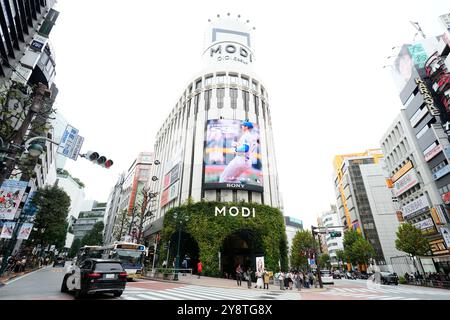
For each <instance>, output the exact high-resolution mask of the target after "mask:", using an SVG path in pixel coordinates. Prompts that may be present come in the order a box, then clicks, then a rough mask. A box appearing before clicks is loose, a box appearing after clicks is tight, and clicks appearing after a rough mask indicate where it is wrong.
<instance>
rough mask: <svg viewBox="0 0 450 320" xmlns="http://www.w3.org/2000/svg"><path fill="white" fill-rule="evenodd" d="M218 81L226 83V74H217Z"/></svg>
mask: <svg viewBox="0 0 450 320" xmlns="http://www.w3.org/2000/svg"><path fill="white" fill-rule="evenodd" d="M217 83H225V74H218V75H217Z"/></svg>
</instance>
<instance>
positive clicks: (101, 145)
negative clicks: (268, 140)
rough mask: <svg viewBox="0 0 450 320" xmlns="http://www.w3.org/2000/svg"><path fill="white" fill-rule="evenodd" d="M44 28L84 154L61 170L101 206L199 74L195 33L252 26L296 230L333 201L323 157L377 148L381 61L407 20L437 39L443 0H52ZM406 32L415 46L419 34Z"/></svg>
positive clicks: (386, 104) (61, 100)
mask: <svg viewBox="0 0 450 320" xmlns="http://www.w3.org/2000/svg"><path fill="white" fill-rule="evenodd" d="M56 9H57V10H58V11H59V12H60V16H59V18H58V20H57V24H56V26H55V27H54V29H53V31H52V33H51V36H50V38H51V41H52V43H53V46H54V48H55V51H56V71H57V76H56V80H55V82H56V84H57V86H58V88H59V95H58V98H57V108H58V110H59V111H60V112H61V113H62V114H63V115H64V117H65V118H66V119H67V120H68V122H69V123H70V124H71V125H73V126H74V127H76V128H77V129H79V131H80V135H82V136H83V137H84V138H85V141H84V144H83V148H82V152H85V151H87V150H96V151H98V152H99V153H101V154H103V155H105V156H106V157H109V158H111V159H112V160H113V161H114V165H113V167H112V168H111V169H109V170H107V169H104V168H101V167H100V166H95V165H93V164H91V163H90V162H88V161H86V160H85V159H81V158H79V159H78V161H76V162H75V161H72V160H67V162H66V169H67V170H68V171H69V172H71V174H72V175H73V176H75V177H78V178H79V179H80V180H81V181H83V182H84V183H85V184H86V194H87V197H88V198H91V199H95V200H98V201H106V200H107V199H108V195H109V192H110V190H111V188H112V186H113V185H114V183H115V182H116V180H117V178H118V175H119V173H120V172H122V171H125V170H127V169H128V168H129V166H130V165H131V163H132V161H133V159H134V158H135V157H136V156H137V154H138V153H139V152H140V151H153V145H154V141H155V135H156V133H157V130H158V129H159V128H160V126H161V125H162V124H163V122H164V120H165V119H166V117H167V116H168V114H169V113H170V111H171V110H172V108H173V107H174V106H175V103H176V102H177V101H178V99H179V97H180V95H181V94H182V92H183V90H185V88H186V85H187V84H188V81H189V80H190V79H191V78H192V77H193V76H194V75H195V74H196V73H197V72H199V71H200V70H201V68H202V62H201V54H202V51H203V39H204V32H205V29H206V28H207V26H208V19H209V18H213V17H215V16H216V15H217V14H223V15H225V14H227V13H228V12H230V13H231V15H238V14H240V15H241V16H242V18H243V19H249V20H250V24H252V26H254V27H255V28H256V30H255V36H256V45H255V60H256V61H255V65H254V69H255V71H256V73H257V74H258V75H259V76H260V79H261V80H262V81H263V84H264V86H265V88H266V89H267V91H268V94H269V104H270V109H271V114H272V123H273V132H274V140H275V150H276V159H277V163H278V172H279V180H280V185H281V187H280V188H281V190H280V191H281V193H282V195H283V200H284V208H285V212H284V214H285V215H289V216H293V217H297V218H300V219H302V220H303V221H304V225H305V227H307V228H309V226H311V224H316V217H317V215H318V214H319V213H321V212H322V211H324V210H327V209H328V208H329V207H330V204H335V202H336V199H335V193H334V184H333V178H332V176H333V165H332V161H333V157H334V155H336V154H344V153H353V152H362V151H364V150H366V149H369V148H379V147H380V145H379V141H380V139H381V136H382V135H383V133H384V132H385V130H386V129H387V128H388V127H389V125H390V124H391V123H392V121H393V119H394V117H395V116H396V115H397V114H398V113H399V110H400V107H401V104H400V100H399V99H398V95H397V92H396V89H395V86H394V84H393V81H392V80H391V78H390V73H389V71H387V70H389V68H383V66H384V65H386V64H389V61H388V60H387V59H386V58H387V57H388V56H389V55H391V54H392V53H393V51H392V47H394V46H398V45H401V44H403V43H408V42H411V41H412V39H413V37H414V34H415V32H416V31H415V29H414V28H413V26H412V25H411V24H410V23H409V21H418V22H419V23H420V25H421V27H422V29H423V31H424V32H425V34H426V35H427V36H433V35H438V34H442V33H443V27H442V26H441V24H440V22H439V21H438V16H439V15H442V14H446V13H449V12H450V5H449V2H448V0H445V1H444V0H443V1H438V0H435V1H432V0H431V1H430V0H427V1H425V0H421V1H416V0H402V1H399V0H395V1H381V0H377V1H372V2H368V1H332V0H329V1H314V2H312V1H305V2H301V1H284V0H283V1H242V0H236V1H235V0H227V1H212V0H203V1H170V0H165V1H157V2H156V1H146V0H127V1H119V0H77V1H73V0H59V2H58V4H57V6H56ZM419 38H420V37H418V38H417V39H419Z"/></svg>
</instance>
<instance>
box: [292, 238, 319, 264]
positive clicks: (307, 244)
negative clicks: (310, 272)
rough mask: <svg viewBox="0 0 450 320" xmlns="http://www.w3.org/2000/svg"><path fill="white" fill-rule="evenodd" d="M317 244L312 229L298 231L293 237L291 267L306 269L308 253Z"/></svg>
mask: <svg viewBox="0 0 450 320" xmlns="http://www.w3.org/2000/svg"><path fill="white" fill-rule="evenodd" d="M315 242H316V243H315ZM315 245H317V241H315V240H314V239H313V236H312V234H311V231H309V230H301V231H297V233H296V234H295V236H294V239H292V246H291V256H290V260H291V267H296V268H300V269H304V270H305V269H307V268H308V253H309V252H311V251H312V250H314V247H315Z"/></svg>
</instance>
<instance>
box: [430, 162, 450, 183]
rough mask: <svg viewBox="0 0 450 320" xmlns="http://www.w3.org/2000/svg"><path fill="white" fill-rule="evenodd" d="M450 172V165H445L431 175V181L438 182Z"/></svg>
mask: <svg viewBox="0 0 450 320" xmlns="http://www.w3.org/2000/svg"><path fill="white" fill-rule="evenodd" d="M449 172H450V165H449V164H448V165H446V166H445V167H443V168H442V169H441V170H439V171H437V172H435V173H433V180H438V179H440V178H442V177H443V176H445V175H446V174H447V173H449Z"/></svg>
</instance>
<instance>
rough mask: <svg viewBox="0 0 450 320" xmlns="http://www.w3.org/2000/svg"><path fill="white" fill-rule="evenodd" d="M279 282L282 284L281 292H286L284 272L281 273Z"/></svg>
mask: <svg viewBox="0 0 450 320" xmlns="http://www.w3.org/2000/svg"><path fill="white" fill-rule="evenodd" d="M278 281H279V282H280V290H284V272H283V271H280V272H279V274H278Z"/></svg>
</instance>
